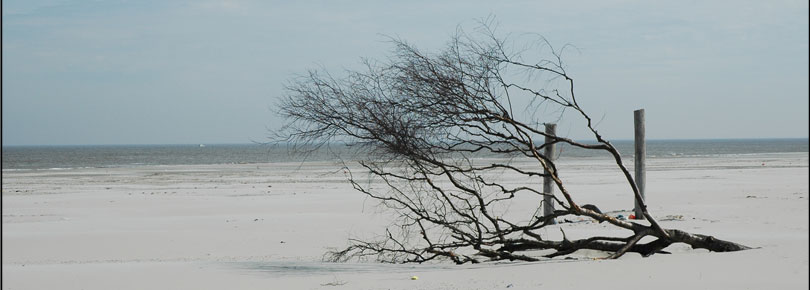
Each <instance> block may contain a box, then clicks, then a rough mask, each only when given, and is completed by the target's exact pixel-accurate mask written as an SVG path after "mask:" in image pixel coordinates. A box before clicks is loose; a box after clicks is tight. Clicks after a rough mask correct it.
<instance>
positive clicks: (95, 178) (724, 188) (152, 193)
mask: <svg viewBox="0 0 810 290" xmlns="http://www.w3.org/2000/svg"><path fill="white" fill-rule="evenodd" d="M647 162H648V164H647V170H648V172H647V181H646V182H647V189H646V190H647V201H648V205H649V210H650V212H651V213H652V215H653V216H654V217H656V218H658V220H659V221H660V223H661V225H662V226H663V227H665V228H675V229H681V230H685V231H689V232H692V233H700V234H707V235H713V236H715V237H717V238H720V239H725V240H730V241H734V242H738V243H741V244H744V245H747V246H751V247H754V249H752V250H746V251H741V252H732V253H710V252H708V251H705V250H693V249H690V248H689V247H688V246H686V245H683V244H675V245H672V246H670V247H668V248H667V249H666V250H667V251H669V252H671V253H672V254H658V255H653V256H651V257H648V258H642V257H641V256H639V255H637V254H634V253H630V254H627V255H625V256H623V257H621V258H620V259H618V260H600V259H593V258H598V257H600V254H599V253H589V252H582V253H577V254H578V255H577V256H576V257H577V258H576V259H563V258H559V259H552V260H548V261H541V262H536V263H505V262H498V263H483V264H476V265H462V266H456V265H453V264H451V263H449V262H447V263H440V264H430V265H388V264H377V263H373V262H371V261H367V262H351V263H339V264H338V263H327V262H323V261H322V257H323V254H324V253H325V252H327V251H328V250H330V249H335V248H341V247H345V246H346V245H347V244H348V241H347V240H348V239H349V238H353V237H359V238H373V237H374V236H375V235H378V234H380V233H383V231H384V228H385V226H386V225H388V224H389V223H390V216H389V213H387V212H385V211H384V210H383V209H382V208H380V207H379V206H377V204H376V203H375V202H374V201H373V200H371V199H369V198H366V197H365V196H364V195H363V194H361V193H359V192H357V191H355V190H353V189H352V186H351V185H350V184H349V183H348V182H347V181H346V171H345V170H344V169H342V168H341V166H342V165H341V164H339V163H335V162H329V161H308V162H279V163H259V164H217V165H146V166H131V167H113V168H72V169H50V170H49V169H41V170H5V169H4V170H3V181H2V183H3V186H2V202H3V245H2V250H3V258H2V259H3V269H2V271H3V289H9V290H11V289H507V288H508V289H541V288H542V289H586V288H589V287H594V288H599V289H630V288H638V287H651V288H653V289H807V288H808V270H810V268H809V267H808V264H809V263H808V254H809V253H808V246H809V245H810V243H809V242H808V224H809V222H808V214H809V212H808V208H809V207H810V206H808V153H807V152H800V153H766V154H742V155H718V156H703V157H657V158H648V159H647ZM625 164H627V165H628V166H630V167H632V164H633V163H632V159H630V160H625ZM350 166H353V165H350ZM558 167H559V168H560V175H561V177H562V179H563V181H564V182H565V183H566V184H567V186H568V188H569V191H570V192H571V193H572V195H573V196H574V198H575V199H576V200H579V201H587V202H588V203H594V204H598V205H599V206H600V208H601V209H602V211H605V212H608V211H612V212H617V213H618V212H622V213H629V212H630V211H631V210H632V207H633V200H632V195H631V191H630V189H629V187H628V185H627V184H626V181H624V179H623V177H622V176H621V174H620V173H619V171H618V170H616V168H615V166H614V165H612V164H611V160H609V159H603V158H570V159H565V160H560V161H559V164H558ZM359 170H360V169H359V168H354V167H353V168H352V172H360V171H359ZM631 170H632V168H631ZM503 178H504V180H505V182H519V181H520V176H510V175H506V176H503ZM540 186H542V185H538V187H540ZM522 207H526V208H531V207H528V206H526V205H515V208H514V210H515V211H520V210H521V208H522ZM572 219H574V220H573V221H574V222H571V223H561V224H560V225H559V226H558V227H563V228H564V229H565V232H566V233H567V234H569V235H570V236H584V235H587V234H588V233H592V232H598V233H606V234H612V235H618V236H625V235H628V234H629V233H626V232H623V231H622V230H621V229H618V228H615V227H609V226H607V225H604V224H599V223H593V222H590V221H589V220H586V219H584V218H583V219H581V220H580V219H576V218H572ZM549 231H551V230H549ZM549 234H551V233H549ZM414 277H418V279H415V280H414V279H412V278H414Z"/></svg>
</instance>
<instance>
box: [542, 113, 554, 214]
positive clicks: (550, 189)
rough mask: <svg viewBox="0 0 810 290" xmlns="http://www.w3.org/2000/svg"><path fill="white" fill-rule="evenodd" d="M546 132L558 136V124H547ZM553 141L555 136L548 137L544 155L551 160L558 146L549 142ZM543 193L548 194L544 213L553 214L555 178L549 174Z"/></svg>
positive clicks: (545, 180)
mask: <svg viewBox="0 0 810 290" xmlns="http://www.w3.org/2000/svg"><path fill="white" fill-rule="evenodd" d="M546 134H548V135H550V136H556V135H557V124H546ZM553 141H554V139H553V138H549V137H546V151H545V153H544V155H545V156H546V158H548V159H549V160H554V159H555V158H554V147H556V146H555V145H554V144H549V143H551V142H553ZM543 173H545V174H550V172H549V171H548V170H545V169H544V170H543ZM543 193H545V194H546V195H545V196H543V214H545V215H550V214H553V213H554V198H552V195H554V180H553V179H552V178H551V177H549V176H546V177H544V178H543ZM556 223H557V222H556V221H554V220H552V221H551V224H556Z"/></svg>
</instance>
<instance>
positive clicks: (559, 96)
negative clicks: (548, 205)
mask: <svg viewBox="0 0 810 290" xmlns="http://www.w3.org/2000/svg"><path fill="white" fill-rule="evenodd" d="M490 27H491V26H488V25H483V26H482V28H481V29H479V30H478V31H477V32H476V33H475V34H474V35H469V34H466V33H464V32H463V31H461V30H459V32H457V33H456V35H455V36H454V37H452V38H451V40H450V41H449V42H448V43H447V46H446V48H445V49H443V50H441V51H440V52H438V53H433V54H429V53H425V52H422V51H420V50H418V49H417V48H415V47H414V46H413V45H411V44H409V43H407V42H405V41H402V40H399V39H392V40H391V43H392V44H393V52H392V54H391V55H390V57H389V59H387V60H386V61H380V62H375V61H370V60H366V61H364V62H363V64H364V69H363V70H362V71H349V72H347V76H346V77H343V78H334V77H332V76H331V75H330V74H328V73H326V72H322V71H310V72H309V74H308V75H306V76H301V77H299V78H297V79H294V80H293V81H291V83H290V84H289V85H288V86H287V92H288V93H287V95H286V97H285V98H284V99H283V101H281V104H279V107H280V108H281V109H280V110H281V114H282V115H283V116H285V117H286V118H287V123H286V125H285V126H284V128H283V129H282V130H281V131H280V133H281V136H283V137H284V138H285V139H284V140H286V141H288V142H292V143H294V144H299V145H312V146H310V147H309V148H316V147H318V146H322V145H324V144H327V142H344V143H346V144H349V145H350V146H353V148H357V149H359V150H363V151H364V152H366V153H367V154H366V156H368V158H366V159H363V160H361V161H359V165H360V166H362V168H364V169H365V170H366V171H367V172H368V173H370V174H369V175H368V176H369V177H368V178H366V177H363V178H359V177H355V175H353V174H352V173H351V172H350V171H349V173H348V179H349V182H351V184H352V185H353V186H354V188H355V189H356V190H358V191H360V192H362V193H364V194H366V195H368V196H369V197H371V198H373V199H376V200H378V201H380V202H381V204H382V205H384V206H385V207H386V208H387V209H390V210H391V211H392V212H393V213H395V214H396V220H395V221H394V226H391V227H389V228H388V229H387V230H386V232H385V233H384V234H383V235H382V236H381V237H380V238H379V239H378V240H373V241H362V240H352V241H351V242H352V244H351V246H349V247H348V248H346V249H345V250H342V251H336V252H332V253H330V255H329V259H330V260H334V261H343V260H347V259H350V258H353V257H374V258H376V259H378V260H380V261H384V262H416V263H421V262H426V261H431V260H435V259H449V260H452V261H453V262H455V263H459V264H462V263H467V262H471V263H478V262H481V261H487V260H504V259H506V260H524V261H536V260H538V259H541V258H542V257H546V258H550V257H558V256H564V255H568V254H571V253H573V252H575V251H577V250H580V249H593V250H601V251H606V252H609V253H611V255H610V258H618V257H620V256H622V255H623V254H625V253H626V252H637V253H640V254H641V255H643V256H649V255H652V254H655V253H658V252H661V251H662V250H663V249H664V248H666V247H667V246H669V245H670V244H673V243H686V244H689V245H691V246H692V247H693V248H705V249H708V250H710V251H717V252H724V251H738V250H743V249H748V247H746V246H743V245H739V244H736V243H733V242H729V241H724V240H720V239H716V238H714V237H712V236H707V235H699V234H691V233H687V232H684V231H681V230H676V229H665V228H662V227H661V226H660V225H659V224H658V222H657V221H656V219H655V218H654V217H653V216H651V215H650V214H649V212H648V211H647V207H646V205H645V203H644V200H643V199H642V198H641V196H640V194H639V191H638V188H637V187H636V183H635V182H634V180H633V177H632V176H631V174H630V172H629V171H628V170H627V168H626V167H625V166H624V165H623V163H622V157H621V156H620V154H619V151H617V149H616V148H615V147H614V146H613V145H612V144H611V143H610V142H609V141H608V140H606V139H604V138H603V136H602V135H600V134H599V132H598V131H597V130H596V129H595V127H594V125H593V123H592V120H591V117H590V116H589V115H588V114H587V113H586V112H585V111H584V110H583V108H582V107H581V106H580V105H579V104H578V102H577V98H576V95H575V91H574V80H573V78H572V77H571V76H570V75H569V74H568V73H567V72H566V70H565V66H564V64H563V62H562V58H561V54H562V52H563V50H555V49H554V48H553V47H552V46H551V45H550V44H549V43H548V42H547V41H545V40H544V39H542V38H540V39H539V41H534V42H532V44H534V45H531V46H526V48H525V49H522V50H518V51H512V50H510V49H509V47H511V44H513V43H512V42H509V38H499V37H497V36H496V34H495V33H494V31H492V30H491V29H490ZM508 44H510V45H508ZM537 52H541V53H545V54H547V56H548V57H541V58H538V59H536V60H528V59H527V58H528V57H529V56H530V55H535V56H538V55H541V54H538V53H537ZM513 101H514V102H513ZM517 104H520V106H522V107H524V108H525V107H526V104H529V105H528V107H529V108H531V109H532V110H536V111H529V113H526V110H518V112H517V113H518V114H515V112H514V111H515V109H516V108H513V105H515V106H517ZM539 108H543V109H542V110H540V109H539ZM539 111H543V112H548V111H551V112H552V113H551V115H554V116H556V117H559V116H560V115H561V114H563V113H566V114H574V115H575V116H578V118H581V119H582V120H584V123H585V126H586V127H587V130H588V131H589V132H590V134H592V136H593V138H594V140H595V141H593V142H591V143H587V142H578V141H575V140H572V139H569V138H566V137H561V136H550V135H548V134H546V133H545V132H544V131H542V130H541V129H540V128H542V127H543V126H542V122H540V120H541V119H542V118H548V116H539V115H537V112H539ZM532 112H534V113H532ZM546 137H548V138H546ZM546 140H549V141H548V142H547V141H546ZM554 143H562V144H568V145H570V146H575V147H579V148H584V149H590V150H602V151H605V152H607V153H608V154H610V155H611V156H612V158H613V159H614V160H615V164H616V167H617V169H618V172H619V173H620V174H622V175H623V176H624V178H625V179H626V180H627V184H628V186H629V191H628V193H632V194H633V195H635V198H636V200H637V201H638V203H639V204H640V206H641V208H642V211H643V213H644V217H645V218H646V222H636V221H628V220H620V219H617V218H616V217H613V216H611V215H608V214H605V213H602V212H600V211H599V210H598V209H597V208H596V207H595V206H593V205H580V204H578V203H577V202H576V201H575V199H574V197H575V194H574V193H573V192H570V191H569V190H568V188H567V187H566V185H565V184H563V182H562V180H561V179H560V175H559V174H558V170H557V164H555V161H554V160H550V159H549V158H547V156H545V155H544V154H543V149H544V148H545V147H546V146H549V145H551V144H554ZM313 146H314V147H313ZM482 156H485V157H497V158H480V157H482ZM526 160H529V161H531V162H520V163H519V164H518V163H517V162H515V161H526ZM546 172H547V173H546ZM505 174H510V175H519V176H523V177H525V178H524V181H525V183H524V184H519V185H510V184H507V183H505V182H502V180H501V179H499V178H501V177H502V176H504V175H505ZM544 177H550V178H551V179H552V180H553V181H554V183H555V185H556V188H557V189H558V191H559V194H557V195H552V196H551V197H552V198H553V200H554V201H555V203H556V204H555V207H556V208H557V210H555V211H554V212H553V213H549V214H544V213H542V207H543V205H542V199H543V196H544V195H547V194H548V193H545V192H542V191H541V190H538V189H539V188H542V187H541V186H540V185H541V184H542V179H543V178H544ZM522 197H536V198H537V199H535V200H536V209H534V211H533V212H523V213H514V212H510V211H509V210H508V205H509V204H510V203H512V202H515V200H517V199H519V198H522ZM564 216H585V217H590V218H592V219H594V220H596V221H599V222H607V223H609V224H610V225H612V226H615V227H618V228H622V229H626V230H628V231H629V232H630V233H631V234H630V235H628V236H623V237H611V236H591V237H588V238H584V239H574V240H569V239H568V238H566V237H565V233H563V238H562V239H559V240H553V239H549V238H548V237H544V236H543V235H541V231H540V230H541V229H543V228H544V227H548V226H550V225H552V224H553V222H552V221H553V220H555V219H557V218H560V217H564ZM644 237H653V238H654V239H652V241H649V242H646V243H640V241H641V240H642V238H644Z"/></svg>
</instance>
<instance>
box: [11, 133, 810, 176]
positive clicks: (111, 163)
mask: <svg viewBox="0 0 810 290" xmlns="http://www.w3.org/2000/svg"><path fill="white" fill-rule="evenodd" d="M613 144H614V145H615V146H616V147H617V148H619V150H620V152H621V153H622V156H627V157H630V156H632V155H633V141H615V142H613ZM561 147H562V148H559V151H560V154H561V155H560V156H561V158H589V157H607V154H606V153H605V152H598V151H591V150H583V149H578V148H574V147H571V146H561ZM332 151H345V149H341V148H332ZM289 152H290V151H289V150H288V148H286V147H283V146H268V145H259V144H240V145H207V146H205V147H200V146H199V145H131V146H127V145H107V146H3V169H4V170H17V169H59V168H84V167H91V168H95V167H130V166H141V165H194V164H232V163H267V162H295V161H304V160H310V161H324V160H336V157H335V154H333V153H334V152H328V151H325V150H320V151H316V152H314V153H312V154H309V155H308V156H306V157H304V156H301V155H294V154H289ZM786 152H808V139H756V140H650V141H647V156H648V157H647V158H656V157H693V156H723V155H741V154H758V153H786ZM482 157H488V156H482Z"/></svg>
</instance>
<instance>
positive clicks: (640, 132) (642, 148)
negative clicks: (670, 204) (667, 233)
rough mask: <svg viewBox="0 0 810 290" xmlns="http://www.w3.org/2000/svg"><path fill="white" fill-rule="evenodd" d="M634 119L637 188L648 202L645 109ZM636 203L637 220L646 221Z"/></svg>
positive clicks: (635, 115) (635, 201) (636, 112)
mask: <svg viewBox="0 0 810 290" xmlns="http://www.w3.org/2000/svg"><path fill="white" fill-rule="evenodd" d="M633 119H634V122H635V131H636V132H635V147H636V152H635V156H634V158H633V159H634V160H635V169H636V176H635V180H636V186H637V187H638V192H639V193H640V194H641V199H642V200H644V201H645V204H646V201H647V197H646V196H645V194H644V187H645V185H646V179H647V168H646V165H645V161H646V159H647V158H646V157H647V144H646V142H645V141H644V109H639V110H635V111H634V112H633ZM633 201H634V203H635V207H634V208H633V210H634V211H635V216H636V219H644V214H643V213H642V212H641V207H640V206H639V204H638V201H637V200H636V199H635V197H634V198H633Z"/></svg>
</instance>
